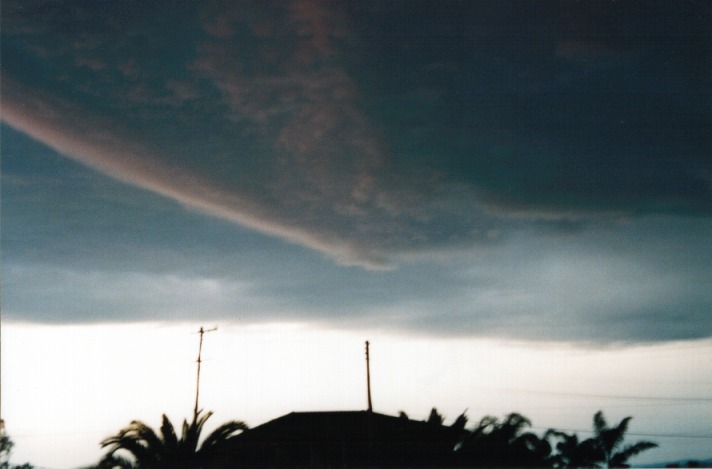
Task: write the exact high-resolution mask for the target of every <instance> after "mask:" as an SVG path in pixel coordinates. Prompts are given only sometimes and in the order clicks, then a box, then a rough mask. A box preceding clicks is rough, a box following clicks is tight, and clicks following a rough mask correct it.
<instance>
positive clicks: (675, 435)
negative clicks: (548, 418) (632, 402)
mask: <svg viewBox="0 0 712 469" xmlns="http://www.w3.org/2000/svg"><path fill="white" fill-rule="evenodd" d="M530 428H531V429H533V430H544V431H546V430H549V429H550V428H545V427H534V426H532V427H530ZM556 430H558V431H563V432H580V433H593V431H591V430H581V429H577V428H561V429H559V428H557V429H556ZM626 435H628V436H640V437H654V438H697V439H709V440H712V434H710V435H694V434H690V433H632V432H626Z"/></svg>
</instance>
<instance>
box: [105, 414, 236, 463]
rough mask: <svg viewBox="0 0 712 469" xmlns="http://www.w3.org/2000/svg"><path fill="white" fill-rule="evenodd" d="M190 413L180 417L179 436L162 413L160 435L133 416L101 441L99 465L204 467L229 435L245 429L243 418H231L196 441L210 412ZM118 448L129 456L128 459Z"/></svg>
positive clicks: (226, 441)
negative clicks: (103, 451) (190, 417)
mask: <svg viewBox="0 0 712 469" xmlns="http://www.w3.org/2000/svg"><path fill="white" fill-rule="evenodd" d="M201 412H202V411H199V412H197V413H196V414H195V415H194V416H193V421H192V422H191V423H190V424H188V422H187V420H184V421H183V431H182V434H181V437H180V438H178V435H177V434H176V432H175V429H174V427H173V424H172V423H171V421H170V420H168V417H166V416H165V414H164V415H163V422H162V425H161V430H160V435H159V434H157V433H156V432H155V431H154V430H153V429H152V428H151V427H149V426H148V425H146V424H145V423H143V422H141V421H139V420H134V421H132V422H131V423H130V424H129V425H128V426H127V427H126V428H124V429H122V430H120V431H119V433H118V434H117V435H115V436H112V437H109V438H106V439H105V440H104V441H102V442H101V447H102V448H107V447H108V448H109V451H108V453H107V454H106V456H105V457H104V458H103V459H102V460H101V462H100V464H99V467H102V468H112V469H113V468H117V467H118V468H121V469H129V468H135V469H169V468H170V469H205V468H208V467H210V464H211V463H212V462H213V461H214V460H215V458H216V457H217V456H218V455H219V454H220V453H221V451H222V450H224V448H225V447H226V443H228V442H229V441H230V440H231V439H232V438H233V437H235V436H236V435H237V434H239V433H240V432H242V431H244V430H247V425H246V424H245V423H244V422H241V421H237V420H232V421H229V422H226V423H224V424H222V425H220V426H219V427H218V428H217V429H216V430H215V431H213V432H212V433H211V434H210V435H208V436H207V438H205V440H204V441H203V443H202V444H201V445H198V441H199V440H200V433H201V431H202V429H203V426H204V425H205V422H206V421H207V420H208V419H209V418H210V416H211V415H213V413H212V412H208V413H207V414H205V415H202V416H201V415H200V414H201ZM119 451H123V452H125V453H129V454H130V455H131V456H133V458H132V459H128V458H126V457H125V456H123V455H121V454H116V453H117V452H119Z"/></svg>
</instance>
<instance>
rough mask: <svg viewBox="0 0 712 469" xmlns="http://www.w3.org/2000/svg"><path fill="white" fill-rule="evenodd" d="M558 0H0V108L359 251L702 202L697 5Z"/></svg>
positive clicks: (210, 196) (703, 46)
mask: <svg viewBox="0 0 712 469" xmlns="http://www.w3.org/2000/svg"><path fill="white" fill-rule="evenodd" d="M566 5H567V4H564V6H566ZM559 7H562V5H554V4H552V5H547V6H543V7H542V6H541V5H539V6H538V7H537V10H538V13H537V15H534V16H531V15H530V13H531V11H529V10H531V8H533V7H531V6H526V5H521V4H511V5H509V4H506V2H505V5H503V6H496V5H495V4H487V3H486V4H482V5H478V4H477V3H474V4H471V5H460V6H457V5H456V4H450V3H447V4H445V5H435V4H434V3H431V2H418V3H416V4H415V5H414V7H413V8H410V7H408V8H406V7H405V6H404V5H400V4H394V5H388V6H385V5H380V6H379V5H364V6H357V5H352V4H341V3H338V2H337V3H333V4H326V5H325V4H323V3H321V2H311V1H294V2H280V3H277V4H270V5H267V6H264V5H255V4H252V3H249V2H236V3H233V4H231V5H224V4H218V3H211V2H207V3H201V4H194V5H181V6H176V5H170V6H169V5H166V4H162V3H160V2H159V3H157V4H155V5H154V4H151V5H137V4H131V5H128V4H121V5H119V4H117V5H112V6H110V7H106V8H105V7H101V8H99V7H98V6H96V5H91V4H83V3H80V4H77V3H76V2H69V3H67V4H62V3H61V2H60V3H57V4H51V5H47V4H45V3H43V2H9V3H8V4H5V6H4V15H3V81H2V83H3V120H4V121H5V122H7V123H9V124H10V125H12V126H14V127H16V128H18V129H21V130H22V131H24V132H27V133H28V134H30V135H32V136H33V137H34V138H38V139H40V140H42V141H44V142H45V143H47V144H48V145H50V146H52V147H54V148H56V149H57V150H59V151H60V152H61V153H63V154H65V155H67V156H69V157H72V158H75V159H77V160H79V161H81V162H83V163H85V164H88V165H90V166H92V167H94V168H96V169H99V170H100V171H104V172H106V173H108V174H110V175H112V176H114V177H117V178H120V179H122V180H125V181H128V182H130V183H133V184H136V185H139V186H142V187H145V188H148V189H151V190H154V191H156V192H158V193H161V194H163V195H165V196H168V197H171V198H174V199H176V200H179V201H180V202H182V203H184V204H186V205H190V206H193V207H198V208H200V209H203V210H205V211H208V212H210V213H213V214H216V215H218V216H220V217H223V218H226V219H230V220H233V221H236V222H238V223H241V224H244V225H246V226H250V227H252V228H255V229H258V230H261V231H263V232H265V233H270V234H273V235H276V236H279V237H282V238H283V239H287V240H290V241H293V242H296V243H300V244H303V245H306V246H309V247H311V248H315V249H318V250H320V251H322V252H325V253H327V254H329V255H331V256H333V257H334V258H335V259H337V260H339V261H340V262H343V263H356V264H360V265H365V266H371V267H378V266H387V265H389V264H391V263H393V262H397V260H398V259H399V258H402V256H409V255H412V254H415V253H419V252H428V251H430V250H442V249H450V248H457V249H462V248H464V247H469V246H471V245H472V244H477V243H483V242H489V241H491V238H492V236H491V234H492V233H496V232H500V231H501V230H512V229H517V228H518V227H519V226H520V224H521V223H528V222H531V220H532V219H533V220H547V221H551V222H555V221H557V220H562V219H563V220H570V219H574V220H584V221H585V220H587V219H590V218H591V217H598V216H600V215H601V214H603V215H606V216H610V215H611V214H613V215H615V216H618V215H621V214H636V213H651V212H656V213H660V212H662V213H670V212H679V211H684V212H694V213H701V214H704V216H708V215H709V213H710V208H711V207H712V203H711V202H710V200H711V197H710V172H711V171H712V167H711V164H710V161H709V159H708V158H707V157H706V152H705V148H706V145H707V144H708V143H709V140H708V137H705V135H706V132H707V131H709V130H710V113H709V107H705V106H704V104H705V103H707V104H709V92H708V91H707V92H705V91H704V87H703V85H704V72H703V69H702V67H703V64H702V63H698V62H697V61H696V59H699V58H700V57H703V55H701V54H704V53H705V51H708V48H709V44H708V43H704V42H703V41H701V39H704V38H705V37H706V36H704V35H703V33H702V29H701V28H702V25H701V23H700V22H701V21H703V20H704V18H702V19H700V15H703V14H705V12H704V11H689V10H690V9H693V10H694V7H693V6H689V5H686V6H685V7H683V8H681V9H680V11H677V9H675V11H674V12H673V13H671V16H670V19H669V20H668V22H667V23H666V22H664V21H662V20H659V19H658V20H656V21H654V22H652V23H650V24H648V25H647V26H646V25H645V24H644V23H645V21H643V20H642V19H641V20H635V15H637V14H642V13H641V12H640V11H637V10H636V8H635V7H629V8H623V7H619V6H615V5H609V6H605V7H603V6H602V7H601V8H599V9H590V11H587V10H589V9H588V8H587V7H574V6H571V5H569V6H568V8H563V7H562V9H561V11H560V10H559ZM669 8H671V9H672V8H673V6H672V4H670V5H669ZM686 15H687V16H686ZM665 16H666V15H661V14H657V13H656V18H660V17H665ZM688 16H689V18H688ZM609 17H614V18H618V19H617V20H616V22H613V23H612V24H611V25H608V26H606V27H605V28H604V27H597V26H595V24H596V22H595V21H594V20H597V19H599V20H600V19H605V18H609ZM685 19H691V21H692V22H691V23H689V24H687V23H685V25H686V26H685V30H684V31H686V32H683V31H682V30H680V29H679V27H680V26H681V25H682V24H683V21H684V20H685ZM524 20H527V21H528V22H529V30H528V32H526V31H525V32H522V31H521V29H520V28H519V27H518V22H520V21H524ZM633 20H635V21H633ZM492 24H495V25H497V27H494V26H492ZM582 24H583V25H585V27H584V26H581V25H582ZM623 27H632V28H633V33H634V34H633V33H631V37H630V38H629V40H628V41H627V42H625V43H620V44H619V43H617V42H616V41H620V38H618V36H617V35H616V34H615V33H616V31H617V30H616V28H623ZM576 28H583V29H582V30H581V31H582V32H579V33H575V32H572V31H576ZM547 31H548V32H547ZM583 33H586V34H583ZM696 34H697V35H699V37H698V36H696ZM577 35H583V36H585V37H587V38H588V39H587V41H588V42H585V41H584V40H583V39H580V38H578V37H576V36H577ZM670 36H673V37H675V41H678V42H676V44H678V43H679V41H683V42H685V41H687V42H686V43H685V44H683V45H682V46H681V47H682V48H686V53H685V54H684V56H683V57H678V56H676V57H677V58H676V59H675V60H674V62H670V61H669V60H667V59H669V58H671V57H672V55H673V54H674V53H675V54H676V51H677V50H678V49H676V48H673V46H666V45H665V43H664V42H663V43H662V45H656V46H651V45H650V44H651V42H655V41H653V39H655V38H662V37H670ZM677 36H679V37H677ZM675 47H677V46H675ZM669 56H670V57H669ZM666 60H667V61H666ZM662 63H667V64H668V65H666V66H665V69H664V70H663V68H662V65H661V64H662ZM515 72H516V73H515ZM488 234H489V235H488Z"/></svg>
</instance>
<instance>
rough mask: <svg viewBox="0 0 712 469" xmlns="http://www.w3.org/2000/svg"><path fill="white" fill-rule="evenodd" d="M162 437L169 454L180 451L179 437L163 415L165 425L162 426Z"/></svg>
mask: <svg viewBox="0 0 712 469" xmlns="http://www.w3.org/2000/svg"><path fill="white" fill-rule="evenodd" d="M161 436H162V437H163V445H164V447H165V448H166V450H167V451H169V452H176V451H178V436H177V435H176V431H175V428H174V427H173V424H172V423H171V421H170V420H168V417H166V414H163V423H162V424H161Z"/></svg>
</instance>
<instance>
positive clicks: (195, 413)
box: [193, 326, 218, 420]
mask: <svg viewBox="0 0 712 469" xmlns="http://www.w3.org/2000/svg"><path fill="white" fill-rule="evenodd" d="M217 330H218V328H217V327H213V328H212V329H203V326H200V330H199V331H198V334H200V345H198V360H197V362H198V376H197V379H196V382H195V408H193V420H197V419H198V396H199V394H200V363H201V362H202V360H201V358H200V357H201V355H202V353H203V334H205V333H206V332H213V331H217Z"/></svg>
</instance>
